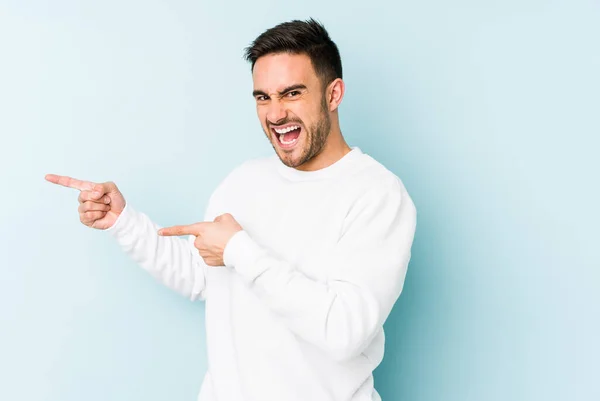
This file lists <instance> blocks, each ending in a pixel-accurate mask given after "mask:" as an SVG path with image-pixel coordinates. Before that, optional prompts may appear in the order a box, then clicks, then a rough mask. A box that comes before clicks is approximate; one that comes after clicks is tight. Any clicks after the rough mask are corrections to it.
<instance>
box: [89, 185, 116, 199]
mask: <svg viewBox="0 0 600 401" xmlns="http://www.w3.org/2000/svg"><path fill="white" fill-rule="evenodd" d="M118 191H119V190H118V188H117V186H116V185H115V183H114V182H112V181H108V182H103V183H100V184H96V185H95V186H94V189H93V192H92V197H94V198H96V199H98V198H100V197H101V196H102V195H104V194H108V193H111V192H112V193H115V192H118Z"/></svg>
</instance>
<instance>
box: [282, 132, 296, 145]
mask: <svg viewBox="0 0 600 401" xmlns="http://www.w3.org/2000/svg"><path fill="white" fill-rule="evenodd" d="M279 140H280V141H281V143H283V144H284V145H289V144H291V143H294V142H296V141H297V140H298V138H296V139H292V140H291V141H289V142H286V141H284V140H283V134H280V135H279Z"/></svg>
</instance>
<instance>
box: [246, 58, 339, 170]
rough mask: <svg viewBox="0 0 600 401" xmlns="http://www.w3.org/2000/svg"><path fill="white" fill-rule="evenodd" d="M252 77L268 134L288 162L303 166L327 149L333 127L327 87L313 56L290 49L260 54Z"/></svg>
mask: <svg viewBox="0 0 600 401" xmlns="http://www.w3.org/2000/svg"><path fill="white" fill-rule="evenodd" d="M252 79H253V81H254V93H253V94H254V98H255V99H256V110H257V113H258V118H259V120H260V122H261V125H262V127H263V130H264V131H265V134H266V135H267V138H268V139H269V140H270V141H271V145H272V146H273V148H274V149H275V152H276V153H277V155H278V156H279V158H280V159H281V161H282V162H283V163H284V164H285V165H287V166H289V167H294V168H298V167H300V166H301V165H302V164H304V163H306V162H307V161H309V160H310V159H312V158H313V157H314V156H316V155H317V154H318V153H319V152H320V151H321V150H322V149H323V146H324V145H325V142H326V141H327V138H328V136H329V131H330V129H331V118H330V115H329V110H328V107H327V102H326V97H325V96H324V93H323V92H324V90H323V87H322V86H321V82H320V80H319V77H317V75H316V73H315V71H314V69H313V66H312V63H311V61H310V58H309V57H308V56H307V55H304V54H288V53H281V54H270V55H266V56H263V57H260V58H259V59H258V60H257V61H256V63H255V64H254V70H253V72H252ZM282 133H283V135H281V134H282ZM300 169H301V168H300Z"/></svg>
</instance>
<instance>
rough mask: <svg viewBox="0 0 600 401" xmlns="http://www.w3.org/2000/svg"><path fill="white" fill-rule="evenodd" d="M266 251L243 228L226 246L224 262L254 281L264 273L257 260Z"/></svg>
mask: <svg viewBox="0 0 600 401" xmlns="http://www.w3.org/2000/svg"><path fill="white" fill-rule="evenodd" d="M264 253H265V251H264V249H262V248H261V247H260V246H259V245H258V244H257V243H256V242H254V240H253V239H252V238H250V235H249V234H248V233H247V232H246V231H243V230H242V231H238V232H237V233H235V234H234V235H233V237H231V239H230V240H229V242H228V243H227V245H226V246H225V250H224V251H223V263H224V264H225V266H227V267H230V268H232V269H235V271H237V272H238V273H239V274H240V275H242V276H243V277H244V278H245V279H246V280H248V281H253V280H254V279H255V278H256V277H258V276H259V275H260V274H261V273H262V269H261V267H260V266H259V264H258V263H257V262H258V259H259V258H260V257H261V256H262V255H263V254H264Z"/></svg>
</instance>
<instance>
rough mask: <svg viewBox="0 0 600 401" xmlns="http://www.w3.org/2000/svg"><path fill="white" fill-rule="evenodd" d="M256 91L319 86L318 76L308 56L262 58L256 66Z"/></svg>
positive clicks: (254, 71)
mask: <svg viewBox="0 0 600 401" xmlns="http://www.w3.org/2000/svg"><path fill="white" fill-rule="evenodd" d="M252 81H253V83H254V89H255V90H264V91H267V92H271V91H278V90H281V89H283V88H285V87H287V86H290V85H294V84H304V85H306V86H307V87H310V86H312V85H315V84H318V79H317V75H316V73H315V70H314V68H313V66H312V63H311V61H310V57H308V56H307V55H306V54H289V53H277V54H268V55H266V56H262V57H260V58H259V59H258V60H256V63H255V64H254V70H253V71H252Z"/></svg>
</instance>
